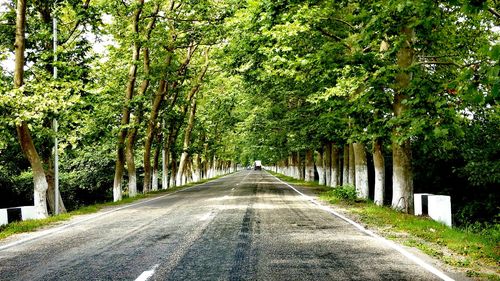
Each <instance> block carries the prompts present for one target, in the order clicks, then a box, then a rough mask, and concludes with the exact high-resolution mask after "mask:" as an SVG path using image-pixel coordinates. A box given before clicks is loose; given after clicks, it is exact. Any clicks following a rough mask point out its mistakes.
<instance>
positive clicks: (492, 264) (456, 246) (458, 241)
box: [272, 173, 500, 280]
mask: <svg viewBox="0 0 500 281" xmlns="http://www.w3.org/2000/svg"><path fill="white" fill-rule="evenodd" d="M272 174H274V175H275V176H277V177H279V178H280V179H282V180H284V181H287V182H289V183H291V184H293V185H298V186H304V187H308V188H312V190H313V192H315V193H317V194H318V195H319V198H320V199H322V200H324V201H327V202H329V203H330V204H333V205H335V206H336V207H337V208H339V209H340V210H341V211H342V212H344V213H346V214H347V215H349V216H350V217H351V218H353V219H354V220H356V221H358V222H361V223H362V224H364V225H365V227H367V228H370V229H372V230H374V231H375V232H377V233H379V234H380V235H381V236H384V237H386V238H388V239H391V240H395V241H397V242H398V243H401V244H404V245H407V246H410V247H415V248H418V249H420V250H421V251H422V252H424V253H426V254H427V255H429V256H432V257H434V258H436V259H438V260H440V261H441V262H443V263H445V264H447V265H449V266H450V267H453V268H454V269H456V270H458V271H462V272H464V273H466V275H467V276H469V277H473V278H477V279H482V280H483V279H484V280H500V225H498V224H497V225H495V226H493V227H492V228H490V229H487V230H484V231H482V232H479V233H478V232H471V231H467V230H464V229H459V228H450V227H447V226H445V225H443V224H441V223H438V222H436V221H433V220H431V219H430V218H427V217H417V216H413V215H409V214H404V213H401V212H397V211H395V210H393V209H391V208H389V207H380V206H377V205H375V204H374V203H372V202H369V201H359V200H352V199H350V198H346V199H344V198H342V197H348V196H344V195H345V194H346V193H348V192H346V191H345V190H340V191H338V190H333V189H332V188H327V187H324V186H319V185H318V184H317V183H311V182H307V183H306V182H303V181H300V180H296V179H292V178H290V177H286V176H283V175H280V174H275V173H272ZM340 189H342V188H340ZM339 195H340V196H339Z"/></svg>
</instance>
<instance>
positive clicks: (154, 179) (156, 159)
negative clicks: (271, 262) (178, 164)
mask: <svg viewBox="0 0 500 281" xmlns="http://www.w3.org/2000/svg"><path fill="white" fill-rule="evenodd" d="M160 142H161V137H160V136H158V146H157V147H156V148H155V153H154V156H153V177H152V182H151V190H153V191H156V190H158V172H159V169H158V168H159V162H160V150H161V148H160Z"/></svg>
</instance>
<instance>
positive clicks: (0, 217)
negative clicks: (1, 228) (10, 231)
mask: <svg viewBox="0 0 500 281" xmlns="http://www.w3.org/2000/svg"><path fill="white" fill-rule="evenodd" d="M8 223H9V216H8V215H7V209H0V225H4V224H8Z"/></svg>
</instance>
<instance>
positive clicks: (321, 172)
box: [313, 151, 326, 185]
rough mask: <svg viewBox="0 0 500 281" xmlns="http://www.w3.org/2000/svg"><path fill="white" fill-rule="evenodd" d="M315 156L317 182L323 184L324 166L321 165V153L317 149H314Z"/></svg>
mask: <svg viewBox="0 0 500 281" xmlns="http://www.w3.org/2000/svg"><path fill="white" fill-rule="evenodd" d="M315 154H316V158H315V162H316V164H315V165H316V169H317V170H318V177H319V180H318V184H319V185H325V183H326V182H325V167H324V166H323V153H322V152H319V151H315ZM313 180H314V169H313Z"/></svg>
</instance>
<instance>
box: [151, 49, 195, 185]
mask: <svg viewBox="0 0 500 281" xmlns="http://www.w3.org/2000/svg"><path fill="white" fill-rule="evenodd" d="M172 40H175V39H172ZM196 48H197V46H196V45H193V44H191V45H190V46H189V48H188V50H187V56H186V59H185V60H184V62H183V63H182V64H181V65H180V66H179V68H178V69H177V77H183V76H184V73H185V72H186V71H187V67H188V65H189V63H190V62H191V58H192V56H193V54H194V52H195V51H196ZM171 62H172V53H169V55H168V56H167V61H166V65H167V66H169V65H170V64H171ZM178 85H179V81H174V82H173V83H172V85H171V87H170V88H171V89H170V90H171V91H172V92H173V93H174V96H173V97H172V101H171V106H173V105H174V104H175V101H176V100H177V92H178V91H176V88H177V86H178ZM168 91H169V85H168V83H167V81H166V80H161V81H160V85H159V87H158V91H157V94H156V95H155V97H154V99H153V105H152V107H151V114H150V117H149V122H148V127H147V129H146V138H145V142H144V188H143V190H144V192H148V191H149V190H150V188H151V146H152V143H153V136H154V133H155V131H154V130H155V128H156V123H157V119H158V114H159V112H160V107H161V104H162V102H163V100H164V98H165V95H166V94H167V92H168ZM174 179H175V177H174ZM174 182H175V180H174Z"/></svg>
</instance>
